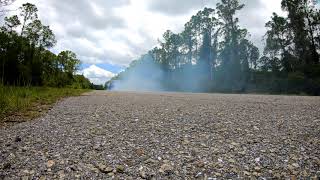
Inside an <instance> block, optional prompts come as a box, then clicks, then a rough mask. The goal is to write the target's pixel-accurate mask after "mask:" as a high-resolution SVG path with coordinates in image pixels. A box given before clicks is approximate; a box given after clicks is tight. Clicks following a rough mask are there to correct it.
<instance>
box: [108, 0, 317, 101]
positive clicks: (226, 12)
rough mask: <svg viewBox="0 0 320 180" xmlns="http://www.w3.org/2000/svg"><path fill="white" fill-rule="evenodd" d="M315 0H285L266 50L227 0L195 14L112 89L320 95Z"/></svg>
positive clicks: (167, 34)
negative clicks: (241, 24) (256, 41)
mask: <svg viewBox="0 0 320 180" xmlns="http://www.w3.org/2000/svg"><path fill="white" fill-rule="evenodd" d="M314 3H315V2H313V1H311V0H302V1H301V0H282V2H281V4H282V8H283V10H284V11H286V12H287V13H288V16H287V17H281V16H279V15H277V14H275V13H274V14H273V16H272V18H271V20H270V21H269V22H267V23H266V27H267V29H268V31H267V33H266V35H265V40H266V43H265V44H266V46H265V49H264V52H263V53H260V52H259V49H258V48H257V47H256V46H255V45H254V44H253V43H252V42H250V40H248V37H249V33H248V31H247V29H245V28H243V27H240V25H239V19H238V18H237V16H236V15H237V12H238V11H240V10H241V9H242V8H243V7H244V4H240V3H239V1H238V0H221V2H220V3H218V4H217V6H216V9H212V8H205V9H204V10H202V11H199V12H198V13H197V14H196V15H194V16H192V18H191V20H190V21H189V22H187V23H186V24H185V28H184V30H183V32H181V33H178V34H175V33H173V32H171V31H170V30H168V31H166V32H165V33H164V35H163V40H162V41H160V42H159V46H158V47H155V48H154V49H152V50H151V51H149V52H148V53H147V54H146V55H143V56H142V57H141V58H140V59H138V60H137V61H134V62H133V63H132V64H131V65H130V66H129V67H128V68H127V69H126V70H125V71H123V72H121V73H120V74H119V75H118V76H116V77H115V78H113V79H112V80H111V81H109V82H108V83H107V85H108V86H109V88H110V89H112V88H114V89H120V90H121V89H122V90H137V89H141V90H170V91H172V90H173V91H195V92H217V91H218V92H272V93H309V94H314V95H319V94H320V66H319V51H320V12H319V9H317V8H316V7H315V4H314Z"/></svg>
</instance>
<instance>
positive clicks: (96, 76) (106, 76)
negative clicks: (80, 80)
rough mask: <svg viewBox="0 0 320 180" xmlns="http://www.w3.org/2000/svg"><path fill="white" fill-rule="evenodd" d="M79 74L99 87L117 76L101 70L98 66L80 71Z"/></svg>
mask: <svg viewBox="0 0 320 180" xmlns="http://www.w3.org/2000/svg"><path fill="white" fill-rule="evenodd" d="M79 74H83V75H84V76H85V77H86V78H88V79H89V80H90V81H91V82H92V83H93V84H97V85H100V84H104V83H106V82H107V81H108V80H110V79H111V78H112V77H113V76H115V74H113V73H112V72H109V71H106V70H104V69H102V68H99V67H98V66H96V65H91V66H90V67H88V68H86V69H84V70H82V71H80V72H79Z"/></svg>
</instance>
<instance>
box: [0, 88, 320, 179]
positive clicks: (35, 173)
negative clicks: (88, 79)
mask: <svg viewBox="0 0 320 180" xmlns="http://www.w3.org/2000/svg"><path fill="white" fill-rule="evenodd" d="M319 147H320V98H319V97H296V96H263V95H225V94H180V93H134V92H107V91H94V92H91V93H88V94H85V95H83V96H80V97H72V98H67V99H65V100H63V101H61V102H59V103H57V104H56V105H55V106H54V108H53V109H52V110H50V111H49V112H48V113H47V115H45V116H44V117H42V118H39V119H36V120H34V121H31V122H25V123H21V124H17V125H15V126H12V127H6V128H2V129H0V179H19V178H23V179H28V178H29V179H58V178H62V179H89V178H90V179H106V178H108V177H109V178H110V177H111V178H112V177H115V178H120V179H139V178H141V179H195V178H199V179H215V178H218V179H222V178H223V179H226V178H232V179H237V178H248V177H253V178H254V177H264V178H271V177H274V178H277V179H284V178H286V179H287V178H294V177H297V179H300V178H305V177H317V176H318V177H320V148H319Z"/></svg>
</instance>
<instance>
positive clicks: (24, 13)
mask: <svg viewBox="0 0 320 180" xmlns="http://www.w3.org/2000/svg"><path fill="white" fill-rule="evenodd" d="M20 11H21V12H20V16H21V17H22V28H21V36H22V35H24V34H25V33H26V32H25V28H26V25H27V24H28V23H33V22H32V21H34V20H37V19H38V14H37V12H38V8H37V7H36V6H35V5H34V4H31V3H26V4H23V5H22V7H21V8H20Z"/></svg>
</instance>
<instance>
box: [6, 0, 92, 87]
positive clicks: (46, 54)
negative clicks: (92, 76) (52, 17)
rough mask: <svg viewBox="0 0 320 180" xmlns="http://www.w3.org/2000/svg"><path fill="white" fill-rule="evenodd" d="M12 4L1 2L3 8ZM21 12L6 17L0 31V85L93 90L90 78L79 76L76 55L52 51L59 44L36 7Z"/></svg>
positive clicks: (20, 10) (31, 5)
mask: <svg viewBox="0 0 320 180" xmlns="http://www.w3.org/2000/svg"><path fill="white" fill-rule="evenodd" d="M10 3H12V0H1V2H0V5H1V6H0V7H4V6H6V5H8V4H10ZM0 9H1V8H0ZM18 11H19V14H18V15H13V16H10V17H5V18H4V23H3V25H2V26H1V27H0V78H1V83H2V84H5V85H18V86H23V85H34V86H50V87H66V86H68V87H73V88H92V87H93V85H92V84H91V83H90V81H89V80H88V79H87V78H85V77H84V76H82V75H76V71H77V70H78V68H79V66H80V60H79V59H78V58H77V56H76V54H75V53H74V52H72V51H62V52H60V53H59V54H58V55H56V54H54V53H52V52H51V51H50V50H49V49H50V48H52V47H53V46H54V45H55V44H56V42H57V41H56V38H55V35H54V33H53V31H52V30H51V29H50V27H49V26H46V25H43V23H42V22H41V20H40V19H39V18H38V14H37V13H38V9H37V7H36V6H35V5H33V4H30V3H26V4H23V5H22V7H20V8H19V9H18ZM2 12H4V10H2Z"/></svg>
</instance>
